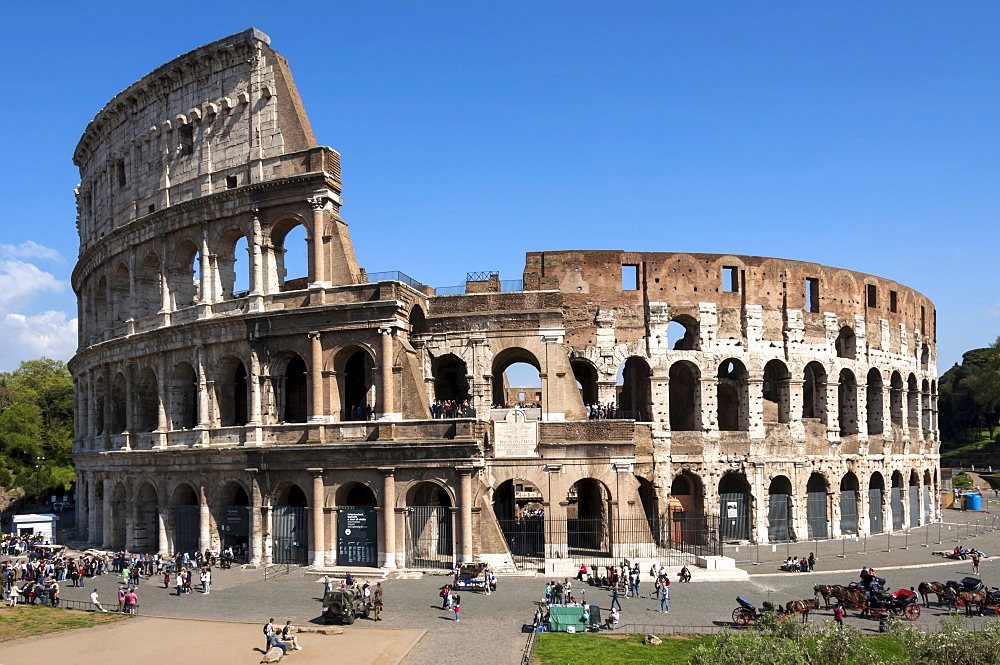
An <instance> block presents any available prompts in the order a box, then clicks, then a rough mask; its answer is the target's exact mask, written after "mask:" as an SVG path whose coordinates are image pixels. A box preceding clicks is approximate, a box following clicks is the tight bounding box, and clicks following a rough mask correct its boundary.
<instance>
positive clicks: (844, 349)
mask: <svg viewBox="0 0 1000 665" xmlns="http://www.w3.org/2000/svg"><path fill="white" fill-rule="evenodd" d="M834 346H835V348H836V350H837V357H838V358H849V359H851V360H854V359H855V358H857V348H856V347H857V337H855V336H854V331H853V330H852V329H851V327H850V326H844V327H843V328H841V329H840V334H839V335H837V341H836V342H835V343H834Z"/></svg>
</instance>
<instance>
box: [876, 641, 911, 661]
mask: <svg viewBox="0 0 1000 665" xmlns="http://www.w3.org/2000/svg"><path fill="white" fill-rule="evenodd" d="M866 639H867V640H868V644H869V646H870V647H871V648H872V649H873V650H874V651H875V653H877V654H878V655H879V656H881V657H882V658H884V659H885V660H888V661H892V660H895V661H898V662H900V663H905V662H906V661H907V658H906V652H904V651H903V645H902V644H900V643H899V640H898V639H896V637H895V636H894V635H872V636H871V637H868V638H866Z"/></svg>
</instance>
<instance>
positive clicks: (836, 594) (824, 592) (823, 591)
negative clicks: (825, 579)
mask: <svg viewBox="0 0 1000 665" xmlns="http://www.w3.org/2000/svg"><path fill="white" fill-rule="evenodd" d="M843 593H844V587H842V586H840V585H839V584H832V585H827V584H817V585H816V586H814V587H813V596H823V602H825V603H826V608H825V609H830V599H831V598H837V599H839V598H840V596H841V595H842V594H843Z"/></svg>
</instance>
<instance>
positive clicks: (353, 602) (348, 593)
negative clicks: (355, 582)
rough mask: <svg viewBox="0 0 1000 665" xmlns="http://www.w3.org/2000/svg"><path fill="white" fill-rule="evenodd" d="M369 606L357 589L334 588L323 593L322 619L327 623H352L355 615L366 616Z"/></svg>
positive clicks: (368, 612) (369, 610)
mask: <svg viewBox="0 0 1000 665" xmlns="http://www.w3.org/2000/svg"><path fill="white" fill-rule="evenodd" d="M370 612H371V607H369V605H368V603H366V602H365V599H364V596H362V595H361V592H360V591H358V590H357V589H334V590H332V591H327V592H326V593H324V594H323V620H324V621H325V622H326V623H328V624H331V623H334V622H337V623H340V624H347V625H348V626H349V625H351V624H352V623H354V620H355V619H356V618H357V617H363V618H365V619H367V618H368V615H369V614H370Z"/></svg>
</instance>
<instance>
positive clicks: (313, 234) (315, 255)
mask: <svg viewBox="0 0 1000 665" xmlns="http://www.w3.org/2000/svg"><path fill="white" fill-rule="evenodd" d="M309 205H310V206H311V207H312V225H311V226H310V227H309V268H310V270H309V276H310V277H311V278H312V279H310V280H309V282H310V284H309V286H310V287H313V286H319V287H322V286H326V281H327V280H326V266H325V265H324V259H325V256H324V252H323V208H324V207H325V206H326V199H324V198H323V197H322V196H314V197H313V198H311V199H309Z"/></svg>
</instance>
